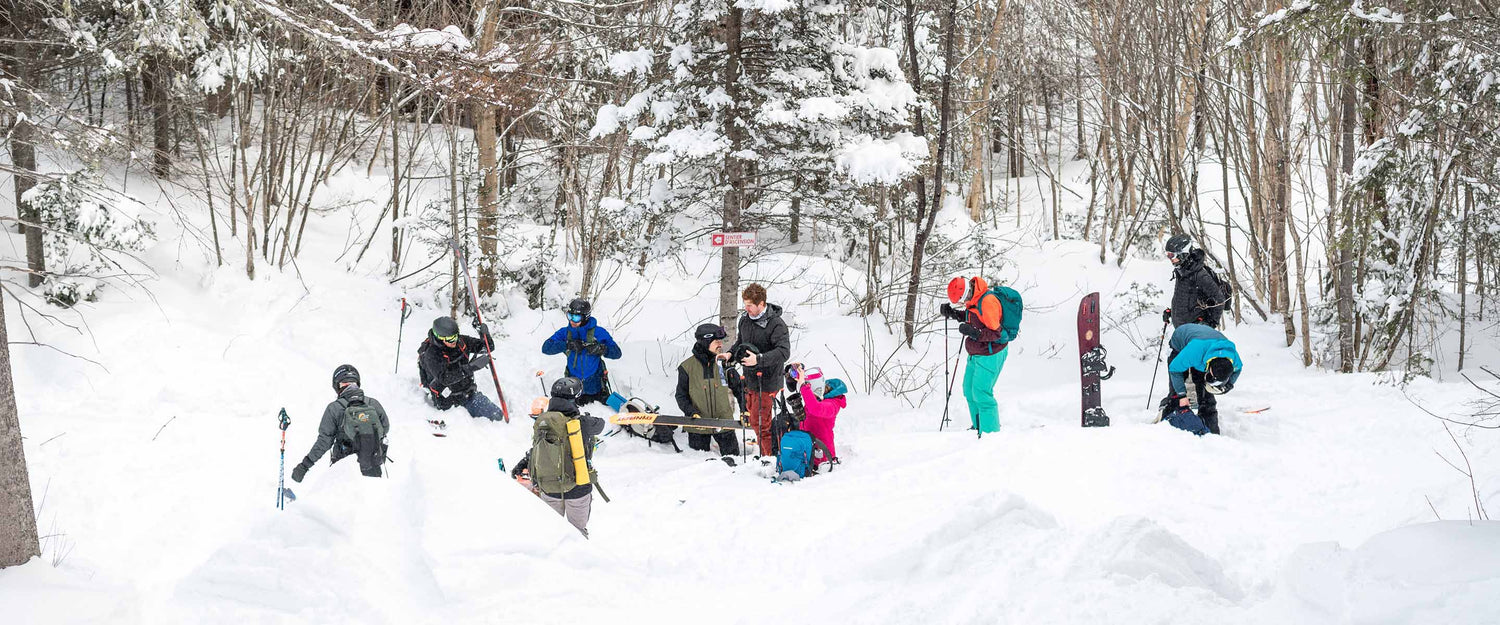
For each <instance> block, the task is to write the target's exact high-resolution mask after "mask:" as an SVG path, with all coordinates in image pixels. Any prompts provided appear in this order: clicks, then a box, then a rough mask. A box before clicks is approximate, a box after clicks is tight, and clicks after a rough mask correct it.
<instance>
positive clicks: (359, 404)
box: [292, 365, 391, 482]
mask: <svg viewBox="0 0 1500 625" xmlns="http://www.w3.org/2000/svg"><path fill="white" fill-rule="evenodd" d="M333 391H334V392H335V393H338V394H339V397H338V399H335V400H334V401H333V402H331V403H329V404H328V407H327V408H324V409H323V420H322V422H320V423H319V424H318V440H317V441H316V442H314V443H313V447H312V451H309V452H307V456H305V457H303V458H302V462H300V463H298V464H297V466H296V467H293V468H292V481H293V482H301V481H302V478H303V477H305V476H306V475H307V470H308V469H311V468H312V467H313V465H314V464H316V463H317V462H318V460H319V459H321V458H322V457H323V454H325V453H328V451H329V450H332V451H333V455H332V456H330V459H329V462H328V463H329V464H333V463H335V462H338V461H340V460H343V459H344V457H346V456H351V455H352V456H355V457H356V458H358V459H359V472H360V474H361V475H364V476H366V477H380V475H381V473H380V468H381V465H383V464H385V451H386V443H385V434H386V432H389V431H390V430H391V420H390V417H388V416H386V414H385V408H384V407H382V406H381V405H380V402H378V401H375V398H374V397H365V392H364V391H362V390H360V388H359V370H358V369H355V368H354V365H339V367H338V368H337V369H334V370H333ZM346 419H359V420H360V421H359V423H345V420H346ZM346 425H347V426H348V427H345V426H346Z"/></svg>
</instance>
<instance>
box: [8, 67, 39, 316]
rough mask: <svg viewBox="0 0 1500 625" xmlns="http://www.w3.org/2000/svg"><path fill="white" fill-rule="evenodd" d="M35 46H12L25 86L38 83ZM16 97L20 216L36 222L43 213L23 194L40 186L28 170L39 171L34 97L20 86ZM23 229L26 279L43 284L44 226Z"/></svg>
mask: <svg viewBox="0 0 1500 625" xmlns="http://www.w3.org/2000/svg"><path fill="white" fill-rule="evenodd" d="M30 49H31V46H29V45H27V44H25V43H17V44H15V46H14V47H13V48H12V50H15V54H16V60H15V61H14V65H13V66H12V67H13V69H14V72H13V74H12V75H14V76H15V77H16V81H17V82H18V83H20V85H21V86H22V87H32V86H33V85H34V81H33V79H32V78H33V77H32V70H31V61H30V59H31V56H30V55H31V52H30ZM13 95H14V96H15V100H16V112H15V115H14V116H13V117H14V118H15V120H16V121H15V123H14V124H13V125H12V126H11V132H10V161H11V164H13V165H15V169H16V175H15V190H16V207H17V212H16V216H17V217H20V218H21V221H23V222H29V223H34V224H40V223H41V214H40V212H39V211H37V210H36V209H35V208H32V207H31V205H30V204H27V203H26V202H23V201H21V196H23V195H25V194H26V192H27V191H30V190H31V188H32V187H34V186H36V176H34V175H32V174H30V173H28V172H35V171H36V144H35V143H34V141H35V136H36V126H35V125H34V124H32V123H31V119H32V106H31V98H30V97H29V96H27V94H25V93H21V92H20V91H19V90H17V91H14V92H13ZM20 232H21V233H22V234H24V235H25V236H26V268H27V269H30V270H31V274H30V275H29V276H27V278H26V283H27V284H28V285H29V286H31V287H32V288H36V287H39V286H41V285H42V276H43V272H45V271H46V270H47V260H46V254H45V253H44V249H43V247H42V246H43V241H42V233H43V231H42V229H41V228H32V227H28V226H26V225H25V224H22V225H21V230H20Z"/></svg>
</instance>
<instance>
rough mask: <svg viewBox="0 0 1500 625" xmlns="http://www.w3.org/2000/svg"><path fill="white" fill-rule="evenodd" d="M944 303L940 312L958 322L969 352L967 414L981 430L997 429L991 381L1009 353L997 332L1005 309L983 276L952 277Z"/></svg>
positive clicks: (1006, 342) (997, 412)
mask: <svg viewBox="0 0 1500 625" xmlns="http://www.w3.org/2000/svg"><path fill="white" fill-rule="evenodd" d="M948 302H949V303H947V304H943V305H942V307H941V309H940V311H941V313H942V314H943V316H945V317H948V318H949V319H952V320H954V321H957V322H958V332H959V334H962V335H964V351H965V352H966V353H968V355H969V360H968V365H967V366H965V367H964V401H965V402H967V403H968V405H969V417H970V418H971V419H973V422H974V427H976V428H978V429H979V431H980V432H981V433H983V432H999V431H1000V404H999V402H996V401H995V381H996V380H997V379H999V377H1000V370H1001V369H1003V368H1004V367H1005V359H1006V358H1007V357H1009V356H1010V350H1009V347H1010V341H1009V340H1008V339H1007V338H1006V336H1005V333H1004V332H1002V331H1001V321H1002V319H1003V317H1004V315H1005V311H1004V309H1003V305H1002V303H1001V301H1000V297H999V296H998V295H996V294H995V293H994V292H992V291H990V287H989V283H988V282H986V281H985V279H984V278H981V277H979V276H975V277H972V278H954V279H952V280H951V281H949V282H948Z"/></svg>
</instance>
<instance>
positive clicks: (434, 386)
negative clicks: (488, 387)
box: [417, 330, 485, 410]
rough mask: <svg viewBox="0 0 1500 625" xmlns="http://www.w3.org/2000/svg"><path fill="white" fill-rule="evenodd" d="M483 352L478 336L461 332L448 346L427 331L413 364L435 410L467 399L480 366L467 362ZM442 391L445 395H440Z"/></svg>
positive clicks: (447, 407)
mask: <svg viewBox="0 0 1500 625" xmlns="http://www.w3.org/2000/svg"><path fill="white" fill-rule="evenodd" d="M484 354H485V348H484V341H483V340H482V339H477V338H474V337H472V336H462V335H461V336H459V337H458V343H457V344H456V345H454V346H453V347H448V346H447V345H444V344H443V342H442V341H439V340H437V337H435V336H433V334H432V331H431V330H428V331H427V340H425V341H422V346H421V347H420V348H418V349H417V365H418V369H419V370H420V374H421V378H422V386H423V387H424V388H426V389H427V392H428V393H431V397H432V404H433V405H434V406H436V407H437V408H438V409H439V410H447V409H449V408H452V407H454V406H458V405H462V404H463V403H464V402H465V401H467V400H468V399H469V396H470V395H472V394H473V393H474V389H475V386H474V372H475V371H478V370H479V369H481V368H483V367H475V366H473V365H472V364H471V362H470V361H471V360H472V359H473V358H475V357H477V356H483V355H484ZM445 390H446V391H448V394H447V396H444V395H443V391H445Z"/></svg>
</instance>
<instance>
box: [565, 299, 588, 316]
mask: <svg viewBox="0 0 1500 625" xmlns="http://www.w3.org/2000/svg"><path fill="white" fill-rule="evenodd" d="M563 311H564V312H566V313H568V314H570V315H578V316H580V317H583V318H584V319H587V318H588V317H589V315H591V314H593V313H594V307H593V306H592V305H591V304H589V301H588V300H586V299H583V298H581V297H580V298H578V299H575V300H573V301H571V302H568V307H567V308H564V309H563Z"/></svg>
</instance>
